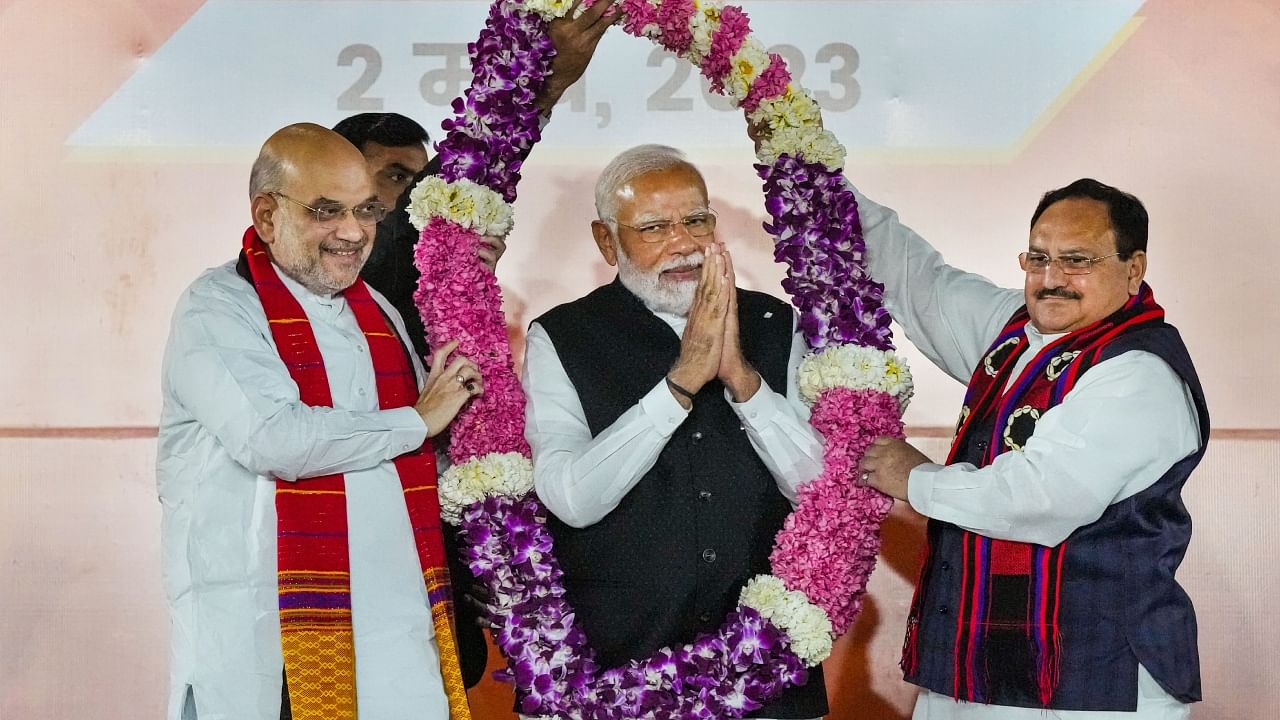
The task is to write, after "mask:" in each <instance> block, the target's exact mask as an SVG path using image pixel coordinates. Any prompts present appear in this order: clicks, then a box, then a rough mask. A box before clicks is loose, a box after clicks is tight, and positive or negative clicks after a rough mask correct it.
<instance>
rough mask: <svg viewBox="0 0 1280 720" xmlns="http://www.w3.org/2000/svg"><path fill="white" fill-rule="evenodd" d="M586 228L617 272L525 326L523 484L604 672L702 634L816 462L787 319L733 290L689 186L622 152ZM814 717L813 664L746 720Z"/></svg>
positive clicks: (658, 163) (677, 175)
mask: <svg viewBox="0 0 1280 720" xmlns="http://www.w3.org/2000/svg"><path fill="white" fill-rule="evenodd" d="M595 199H596V212H597V214H598V216H599V219H598V220H596V221H594V222H592V224H591V231H592V235H593V236H594V238H595V241H596V245H597V246H598V247H599V249H600V253H601V254H602V255H603V256H604V259H605V261H606V262H608V263H609V264H610V265H616V266H617V268H618V277H617V278H616V279H615V280H614V281H613V282H611V283H609V284H607V285H604V286H603V287H600V288H597V289H596V290H594V291H592V292H591V293H589V294H588V295H586V296H585V297H582V298H580V299H578V300H575V301H573V302H570V303H567V304H564V305H561V306H559V307H557V308H554V309H553V310H551V311H550V312H548V313H547V314H545V315H543V316H542V317H540V318H539V319H538V320H536V321H535V322H534V323H533V325H532V326H531V327H530V328H529V335H528V340H527V347H526V351H525V371H524V387H525V392H526V393H527V394H528V396H529V404H528V408H527V428H528V429H527V434H528V438H529V443H530V445H531V446H532V448H533V460H534V483H535V487H536V489H537V492H538V496H539V497H540V498H541V499H542V502H543V503H544V504H545V505H546V506H547V508H548V510H550V512H551V518H550V519H549V520H548V527H549V528H550V529H551V532H552V534H553V536H554V538H555V548H556V554H557V557H558V558H559V561H560V564H561V567H562V569H563V570H564V584H565V587H566V590H567V599H568V601H569V602H570V604H571V605H572V606H573V608H574V610H575V611H576V617H577V622H578V623H579V625H580V626H581V627H582V628H583V629H584V630H585V631H586V633H587V637H588V638H589V640H590V643H591V646H592V647H593V648H595V651H596V660H597V662H598V663H600V664H601V665H602V666H604V667H611V666H617V665H621V664H623V663H625V662H626V661H628V660H632V659H636V658H643V657H646V656H648V655H650V654H651V653H653V651H655V650H657V649H659V648H662V647H664V646H670V645H675V644H683V643H688V642H691V641H692V640H693V639H694V638H695V637H696V636H697V635H698V634H699V633H703V632H710V631H713V630H715V629H716V628H718V627H719V626H720V625H721V624H722V623H723V622H724V619H725V615H726V614H728V613H729V612H730V611H731V610H732V609H733V608H734V606H735V605H736V603H737V598H738V593H739V591H740V590H741V588H742V586H743V584H745V583H746V581H747V580H748V579H749V578H751V577H752V576H754V575H756V574H759V573H767V572H768V571H769V552H770V549H771V547H772V544H773V537H774V535H775V534H776V533H777V531H778V530H779V529H780V528H781V527H782V522H783V520H784V519H785V518H786V516H787V514H788V513H789V512H790V510H791V503H790V500H792V499H794V498H795V494H796V490H797V488H798V487H799V486H800V485H801V484H803V483H805V482H808V481H809V480H811V479H813V478H814V477H816V476H817V475H818V473H819V472H820V471H821V468H822V443H821V439H820V438H819V436H818V435H817V434H816V433H815V432H814V431H813V430H812V429H811V428H810V426H809V424H808V409H807V408H806V407H805V406H804V404H803V403H802V402H801V401H800V400H799V392H798V390H797V387H796V368H797V366H798V365H799V362H800V360H801V358H802V357H803V356H804V353H805V352H806V347H805V344H804V341H803V339H802V338H801V337H800V335H798V334H797V332H796V328H795V314H794V312H793V311H792V310H791V308H790V306H789V305H787V304H785V303H783V302H782V301H780V300H778V299H776V298H773V297H770V296H769V295H765V294H763V293H757V292H751V291H747V290H741V289H738V288H736V287H735V286H734V272H733V262H732V259H731V257H730V255H729V252H728V250H726V249H725V246H724V244H723V243H722V242H720V241H719V240H717V239H716V235H715V229H716V216H715V213H714V212H713V211H712V210H711V207H710V204H709V202H708V200H707V189H706V184H705V182H704V181H703V178H702V175H701V173H699V172H698V170H697V168H695V167H694V166H693V165H692V164H690V163H689V162H688V161H687V160H685V159H684V156H683V155H682V154H681V153H680V152H679V151H678V150H675V149H673V148H669V147H665V146H661V145H642V146H639V147H635V148H632V149H630V150H627V151H626V152H623V153H622V154H621V155H619V156H618V157H616V158H615V159H614V160H613V161H612V162H610V163H609V165H608V166H607V167H606V168H605V169H604V172H602V173H601V175H600V178H599V180H598V181H597V183H596V192H595ZM826 713H827V700H826V692H825V688H824V685H823V681H822V672H821V669H820V668H815V669H814V670H813V671H812V672H811V674H810V678H809V682H808V683H807V684H806V685H804V686H800V687H796V688H792V689H791V690H789V691H787V692H786V693H784V694H783V695H782V696H781V697H780V698H779V699H778V700H777V701H775V702H773V703H771V704H769V705H767V706H766V707H764V708H761V709H760V710H758V711H757V712H755V713H752V714H751V715H749V717H767V718H817V717H821V716H823V715H825V714H826Z"/></svg>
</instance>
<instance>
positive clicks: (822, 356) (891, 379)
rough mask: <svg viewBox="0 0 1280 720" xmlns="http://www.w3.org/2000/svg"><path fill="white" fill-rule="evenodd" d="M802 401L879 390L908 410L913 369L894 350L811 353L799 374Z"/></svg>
mask: <svg viewBox="0 0 1280 720" xmlns="http://www.w3.org/2000/svg"><path fill="white" fill-rule="evenodd" d="M796 375H797V378H798V380H799V384H800V397H801V398H802V399H803V400H804V401H805V402H806V403H809V404H810V405H812V404H813V403H814V401H815V400H817V399H818V396H819V395H821V394H822V393H823V392H826V391H827V390H831V389H833V388H839V387H843V388H849V389H851V390H879V391H881V392H885V393H888V394H890V395H892V396H894V397H895V398H897V399H898V406H899V407H900V408H901V409H903V410H905V409H906V407H907V403H908V402H909V401H910V400H911V395H912V393H913V392H914V386H913V385H912V381H911V368H909V367H907V363H906V361H905V360H904V359H902V358H900V357H898V356H897V354H895V353H894V351H892V350H877V349H876V348H871V347H862V346H860V345H852V344H848V345H837V346H835V347H831V348H827V349H826V350H824V351H822V352H820V353H810V354H808V355H806V356H805V358H804V361H803V362H801V363H800V369H799V370H798V371H797V373H796Z"/></svg>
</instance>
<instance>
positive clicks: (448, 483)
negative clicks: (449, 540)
mask: <svg viewBox="0 0 1280 720" xmlns="http://www.w3.org/2000/svg"><path fill="white" fill-rule="evenodd" d="M532 489H533V463H531V462H529V459H528V458H526V457H525V456H523V455H521V454H520V453H489V454H488V455H485V456H484V457H478V458H474V459H472V460H470V461H468V462H465V463H462V464H461V465H454V466H453V467H451V468H449V469H448V470H445V471H444V474H443V475H441V476H440V485H439V496H440V517H442V518H444V519H445V521H446V522H448V523H449V524H450V525H457V524H458V522H459V521H460V520H461V519H462V510H463V509H464V508H466V507H467V506H468V505H470V504H472V503H475V502H479V501H481V500H484V499H485V498H486V497H490V496H496V495H502V496H506V497H515V498H518V497H523V496H524V495H525V494H527V493H528V492H529V491H530V490H532Z"/></svg>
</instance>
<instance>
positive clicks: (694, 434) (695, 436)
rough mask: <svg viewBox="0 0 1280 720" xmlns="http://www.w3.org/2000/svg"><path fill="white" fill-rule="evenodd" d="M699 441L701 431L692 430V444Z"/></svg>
mask: <svg viewBox="0 0 1280 720" xmlns="http://www.w3.org/2000/svg"><path fill="white" fill-rule="evenodd" d="M701 439H702V431H701V430H694V431H693V441H694V442H698V441H699V440H701Z"/></svg>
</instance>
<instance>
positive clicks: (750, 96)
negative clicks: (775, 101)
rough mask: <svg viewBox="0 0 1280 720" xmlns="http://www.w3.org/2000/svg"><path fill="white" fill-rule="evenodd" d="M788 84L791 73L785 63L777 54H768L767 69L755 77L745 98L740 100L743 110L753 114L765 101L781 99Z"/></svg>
mask: <svg viewBox="0 0 1280 720" xmlns="http://www.w3.org/2000/svg"><path fill="white" fill-rule="evenodd" d="M790 83H791V71H789V70H787V61H786V60H783V59H782V56H781V55H779V54H777V53H769V67H767V68H765V69H764V72H762V73H760V75H759V76H757V77H756V81H755V82H754V83H752V84H751V89H750V90H747V96H746V97H745V98H743V99H742V107H743V109H745V110H746V111H747V112H753V111H754V110H755V109H756V108H758V107H760V103H762V102H764V101H765V100H769V99H771V98H776V97H782V96H783V95H784V94H786V92H787V85H788V84H790Z"/></svg>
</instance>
